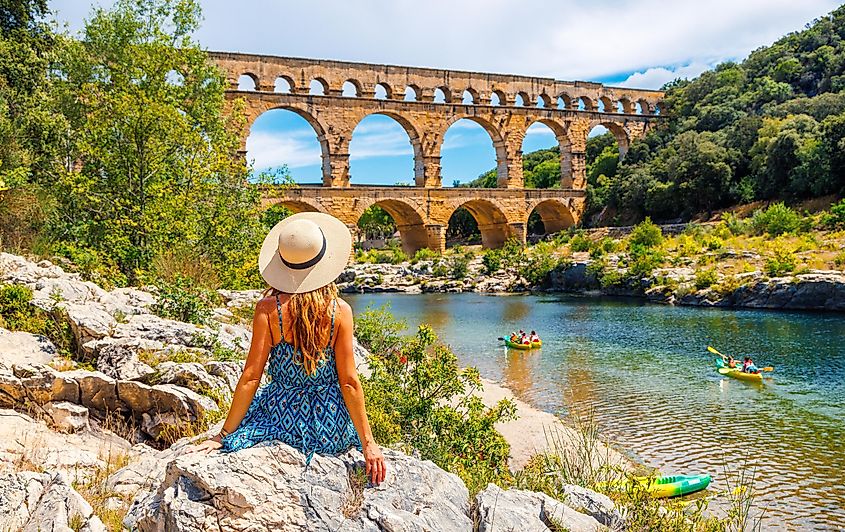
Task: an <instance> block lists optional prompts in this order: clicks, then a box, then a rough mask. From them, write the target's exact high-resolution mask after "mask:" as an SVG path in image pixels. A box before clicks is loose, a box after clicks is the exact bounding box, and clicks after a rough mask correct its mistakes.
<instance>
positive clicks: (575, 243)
mask: <svg viewBox="0 0 845 532" xmlns="http://www.w3.org/2000/svg"><path fill="white" fill-rule="evenodd" d="M592 245H593V242H592V240H590V239H589V238H587V237H586V236H584V235H583V234H581V233H578V234H576V235H575V236H573V237H572V238H571V239H570V240H569V249H571V250H572V251H574V252H581V251H589V250H590V246H592Z"/></svg>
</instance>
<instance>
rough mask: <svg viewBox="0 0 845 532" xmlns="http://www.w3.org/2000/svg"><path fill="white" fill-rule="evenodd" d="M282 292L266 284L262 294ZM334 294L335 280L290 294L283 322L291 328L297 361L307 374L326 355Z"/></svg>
mask: <svg viewBox="0 0 845 532" xmlns="http://www.w3.org/2000/svg"><path fill="white" fill-rule="evenodd" d="M281 293H282V292H281V291H280V290H277V289H275V288H268V289H267V291H265V296H266V295H270V296H274V297H275V296H277V295H279V294H281ZM336 298H337V285H335V284H334V283H329V284H327V285H326V286H324V287H322V288H318V289H316V290H312V291H310V292H304V293H302V294H291V295H290V300H289V301H288V316H289V319H288V320H285V322H284V323H285V327H287V329H288V330H289V331H291V336H292V337H293V341H292V342H291V344H292V345H293V347H294V349H295V350H296V352H297V353H298V355H299V358H297V360H296V361H297V363H300V364H302V367H303V369H305V373H306V374H307V375H313V374H314V373H315V372H316V371H317V367H318V366H319V364H320V362H321V361H323V360H324V359H325V358H326V348H327V347H329V338H330V337H331V332H332V308H331V306H332V304H333V303H332V301H333V300H334V299H336ZM282 334H284V331H282ZM282 339H284V338H282Z"/></svg>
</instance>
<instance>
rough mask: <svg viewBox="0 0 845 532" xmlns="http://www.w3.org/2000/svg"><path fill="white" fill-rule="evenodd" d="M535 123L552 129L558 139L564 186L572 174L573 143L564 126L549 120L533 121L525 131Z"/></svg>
mask: <svg viewBox="0 0 845 532" xmlns="http://www.w3.org/2000/svg"><path fill="white" fill-rule="evenodd" d="M535 123H540V124H543V125H544V126H546V127H548V128H549V129H551V130H552V133H554V135H555V138H556V139H557V143H558V149H559V150H560V183H561V186H562V185H563V183H564V182H565V181H566V180H567V179H568V178H569V177H570V175H571V174H572V143H571V142H570V140H569V135H568V134H567V131H566V128H565V127H564V126H563V125H561V124H559V123H557V122H555V121H554V120H551V119H548V118H540V119H537V120H534V121H532V122H531V123H529V124H528V125H527V127H526V128H525V130H526V131H528V128H529V127H531V126H532V125H533V124H535Z"/></svg>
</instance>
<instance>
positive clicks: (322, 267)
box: [258, 212, 352, 294]
mask: <svg viewBox="0 0 845 532" xmlns="http://www.w3.org/2000/svg"><path fill="white" fill-rule="evenodd" d="M351 252H352V235H351V234H350V233H349V229H348V228H347V227H346V225H345V224H344V223H343V222H341V221H340V220H338V219H337V218H335V217H334V216H330V215H328V214H323V213H320V212H301V213H298V214H294V215H293V216H289V217H287V218H285V219H284V220H282V221H281V222H279V223H277V224H276V225H275V226H274V227H273V228H272V229H270V232H269V233H268V234H267V237H266V238H265V239H264V243H263V244H262V245H261V254H260V255H259V256H258V269H259V270H260V271H261V276H262V277H264V280H265V281H267V283H268V284H269V285H270V286H272V287H273V288H276V289H277V290H281V291H282V292H285V293H288V294H301V293H303V292H310V291H312V290H316V289H318V288H322V287H323V286H326V285H327V284H329V283H331V282H333V281H334V280H335V279H337V277H338V276H339V275H340V274H341V272H342V271H343V269H344V268H346V264H347V263H348V262H349V255H350V253H351Z"/></svg>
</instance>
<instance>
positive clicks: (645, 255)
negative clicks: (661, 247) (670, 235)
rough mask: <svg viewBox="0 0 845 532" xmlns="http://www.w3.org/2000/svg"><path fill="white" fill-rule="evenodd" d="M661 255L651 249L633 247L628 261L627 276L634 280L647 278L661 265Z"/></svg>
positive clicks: (662, 258)
mask: <svg viewBox="0 0 845 532" xmlns="http://www.w3.org/2000/svg"><path fill="white" fill-rule="evenodd" d="M663 260H664V257H663V254H662V253H660V252H659V251H658V250H655V249H651V248H641V247H635V248H634V249H633V250H632V253H631V258H630V260H629V261H628V275H629V276H630V277H634V278H642V277H648V276H649V275H651V274H652V272H653V271H654V270H655V269H657V268H659V267H660V266H662V265H663Z"/></svg>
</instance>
